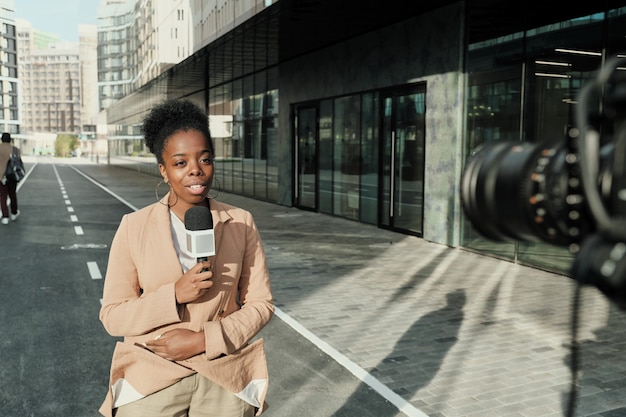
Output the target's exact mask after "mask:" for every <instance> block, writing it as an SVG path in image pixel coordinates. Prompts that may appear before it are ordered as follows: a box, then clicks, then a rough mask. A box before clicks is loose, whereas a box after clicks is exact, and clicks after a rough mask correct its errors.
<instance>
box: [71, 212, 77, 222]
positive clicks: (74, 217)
mask: <svg viewBox="0 0 626 417" xmlns="http://www.w3.org/2000/svg"><path fill="white" fill-rule="evenodd" d="M70 220H71V221H72V223H76V222H77V221H78V216H76V215H75V214H72V215H71V216H70Z"/></svg>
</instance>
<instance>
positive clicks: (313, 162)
mask: <svg viewBox="0 0 626 417" xmlns="http://www.w3.org/2000/svg"><path fill="white" fill-rule="evenodd" d="M317 114H318V111H317V107H300V108H298V109H297V110H296V158H295V159H296V161H295V163H296V169H295V172H296V190H295V192H296V195H295V197H296V198H295V200H296V206H297V207H299V208H303V209H310V210H317V205H318V204H317V190H318V160H319V158H318V123H317V119H318V117H317Z"/></svg>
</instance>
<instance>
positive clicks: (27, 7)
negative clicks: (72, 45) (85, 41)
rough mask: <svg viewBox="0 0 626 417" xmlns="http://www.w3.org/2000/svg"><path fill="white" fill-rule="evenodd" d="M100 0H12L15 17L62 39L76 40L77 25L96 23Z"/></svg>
mask: <svg viewBox="0 0 626 417" xmlns="http://www.w3.org/2000/svg"><path fill="white" fill-rule="evenodd" d="M100 2H101V0H14V1H13V3H14V6H15V17H16V18H19V19H25V20H28V21H29V22H30V24H31V25H32V27H33V29H36V30H39V31H42V32H47V33H53V34H57V35H59V36H60V37H61V39H62V40H64V41H69V42H78V25H79V24H88V25H97V22H98V19H97V11H98V6H99V5H100Z"/></svg>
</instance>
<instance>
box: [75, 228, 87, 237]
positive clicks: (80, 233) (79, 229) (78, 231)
mask: <svg viewBox="0 0 626 417" xmlns="http://www.w3.org/2000/svg"><path fill="white" fill-rule="evenodd" d="M74 231H75V232H76V234H77V235H79V236H81V235H84V234H85V232H84V231H83V228H82V227H81V226H74Z"/></svg>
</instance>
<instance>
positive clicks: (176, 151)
mask: <svg viewBox="0 0 626 417" xmlns="http://www.w3.org/2000/svg"><path fill="white" fill-rule="evenodd" d="M162 156H163V164H159V170H160V171H161V175H162V176H163V180H164V181H165V182H167V183H168V184H169V185H170V189H171V193H170V201H169V204H170V206H171V209H172V210H173V211H174V213H175V214H176V215H178V217H179V218H181V219H183V218H184V215H185V212H186V211H187V209H188V208H190V207H192V206H196V205H206V200H205V199H206V196H207V194H208V193H209V190H210V189H211V183H212V182H213V154H212V153H211V150H210V148H209V142H208V140H207V139H206V138H205V137H204V135H203V134H202V133H200V132H199V131H197V130H186V131H183V130H180V131H178V132H176V133H174V134H173V135H172V136H170V137H169V138H167V139H166V141H165V147H164V149H163V155H162Z"/></svg>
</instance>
